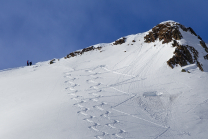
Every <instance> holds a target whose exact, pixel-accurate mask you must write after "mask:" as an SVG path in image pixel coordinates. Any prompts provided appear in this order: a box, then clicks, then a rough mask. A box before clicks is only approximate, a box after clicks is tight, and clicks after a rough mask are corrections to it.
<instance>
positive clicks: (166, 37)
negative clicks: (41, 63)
mask: <svg viewBox="0 0 208 139" xmlns="http://www.w3.org/2000/svg"><path fill="white" fill-rule="evenodd" d="M138 35H141V34H137V35H134V37H137V36H138ZM143 35H144V37H143V38H139V40H135V39H133V40H132V42H131V45H134V44H135V42H136V41H141V42H143V43H147V44H149V46H154V47H157V45H164V46H166V45H167V46H166V47H170V46H172V47H173V48H174V51H173V55H172V56H171V57H170V58H169V59H168V60H167V65H169V66H170V67H171V68H172V69H173V68H174V67H175V66H178V65H180V66H181V67H184V66H187V65H192V67H193V65H196V66H197V67H198V68H199V69H200V70H201V71H204V67H203V65H207V63H208V61H207V60H208V47H207V46H206V44H205V42H204V41H203V40H202V38H201V37H200V36H199V35H197V34H196V33H195V31H194V30H193V29H192V28H191V27H185V26H184V25H182V24H180V23H177V22H174V21H165V22H162V23H160V24H158V25H156V26H155V27H153V28H152V29H151V30H149V31H147V32H145V33H143ZM132 37H133V36H132V35H130V36H126V37H122V38H120V39H118V40H116V41H115V42H113V43H111V45H129V44H130V43H129V41H131V40H129V39H130V38H132ZM128 40H129V41H128ZM141 45H142V43H141V44H139V45H138V44H137V46H138V47H140V46H141ZM104 46H107V44H105V45H103V44H102V45H101V44H98V45H96V47H95V46H91V47H88V48H85V49H83V50H80V51H75V52H72V53H70V54H68V55H67V56H66V57H65V58H70V57H74V56H77V55H82V54H83V53H85V52H88V51H92V50H101V49H102V47H104ZM205 70H206V71H207V70H208V69H206V67H205Z"/></svg>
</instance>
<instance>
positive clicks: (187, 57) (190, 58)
mask: <svg viewBox="0 0 208 139" xmlns="http://www.w3.org/2000/svg"><path fill="white" fill-rule="evenodd" d="M172 46H173V47H176V49H175V51H174V52H173V53H174V56H173V57H172V58H170V59H169V60H168V61H167V64H168V65H169V66H170V67H171V68H174V66H175V65H177V64H179V65H180V66H181V67H183V66H186V65H188V64H193V63H197V66H198V67H199V69H200V70H201V71H203V68H202V64H201V63H200V62H199V61H198V55H199V53H198V51H197V50H196V49H195V48H194V47H192V46H188V45H186V46H185V45H179V44H178V43H177V41H173V44H172Z"/></svg>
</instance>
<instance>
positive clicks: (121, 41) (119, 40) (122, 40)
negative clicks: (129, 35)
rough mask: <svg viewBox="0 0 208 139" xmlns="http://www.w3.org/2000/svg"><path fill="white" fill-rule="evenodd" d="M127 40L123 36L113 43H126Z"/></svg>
mask: <svg viewBox="0 0 208 139" xmlns="http://www.w3.org/2000/svg"><path fill="white" fill-rule="evenodd" d="M125 42H126V38H124V37H123V38H121V39H118V40H116V41H115V42H114V43H113V45H118V44H123V43H125Z"/></svg>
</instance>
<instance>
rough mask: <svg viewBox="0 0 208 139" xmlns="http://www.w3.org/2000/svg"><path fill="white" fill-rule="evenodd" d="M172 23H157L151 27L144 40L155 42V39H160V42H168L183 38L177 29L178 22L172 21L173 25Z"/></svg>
mask: <svg viewBox="0 0 208 139" xmlns="http://www.w3.org/2000/svg"><path fill="white" fill-rule="evenodd" d="M171 24H172V23H169V22H166V23H164V24H158V25H157V26H155V27H154V28H152V31H150V32H149V33H148V34H147V35H146V36H145V37H144V39H145V42H147V43H150V42H155V40H157V39H159V41H162V40H163V41H162V43H163V44H164V43H169V42H171V41H172V40H180V39H181V38H183V36H182V35H181V33H180V31H179V26H178V23H174V25H171Z"/></svg>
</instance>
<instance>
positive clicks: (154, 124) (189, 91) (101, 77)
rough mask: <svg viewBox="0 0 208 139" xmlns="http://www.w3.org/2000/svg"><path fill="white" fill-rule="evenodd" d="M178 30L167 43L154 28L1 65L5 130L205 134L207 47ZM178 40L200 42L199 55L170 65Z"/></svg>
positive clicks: (79, 136)
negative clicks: (56, 55)
mask: <svg viewBox="0 0 208 139" xmlns="http://www.w3.org/2000/svg"><path fill="white" fill-rule="evenodd" d="M168 22H169V23H171V24H174V23H175V22H172V21H168ZM166 23H167V22H163V23H162V24H166ZM179 30H180V33H181V35H182V37H183V38H181V39H178V40H177V39H173V40H171V41H170V42H168V43H163V40H159V38H158V39H155V40H154V41H152V42H146V39H144V38H145V36H147V35H148V34H149V33H150V32H151V31H152V30H150V31H148V32H145V33H140V34H136V35H129V36H126V37H124V38H121V39H119V40H117V41H116V42H113V43H109V44H98V45H94V46H93V47H91V48H89V49H85V50H84V51H82V50H80V51H77V52H76V53H71V54H69V55H68V56H67V57H65V58H62V59H60V60H57V59H55V60H54V61H53V62H51V63H53V64H49V62H50V61H47V62H40V63H37V64H36V65H34V66H30V67H22V68H19V69H13V70H8V71H6V70H5V71H1V72H0V85H1V87H0V95H1V97H0V123H1V124H0V138H2V139H47V138H48V139H93V138H98V139H100V138H103V139H116V138H126V139H128V138H131V139H132V138H134V139H138V138H139V139H159V138H160V139H167V138H168V139H196V138H207V136H208V132H207V131H208V92H207V90H208V86H207V83H208V73H207V70H208V66H207V62H208V61H207V60H206V59H204V56H205V55H206V54H207V53H206V51H205V49H204V48H203V47H202V46H201V45H200V40H199V39H198V36H195V35H193V34H191V32H190V31H183V30H182V29H181V28H179ZM150 36H151V35H150ZM146 38H147V37H146ZM151 40H152V39H151ZM174 40H175V41H177V43H178V45H188V46H192V47H194V49H196V50H197V52H198V57H197V60H195V61H193V63H190V62H186V65H182V67H181V66H180V64H181V63H180V60H178V61H179V63H177V61H176V63H175V64H172V65H173V67H172V68H173V69H172V68H171V67H170V66H169V65H168V63H167V61H168V60H169V59H170V58H172V57H174V55H176V54H177V53H175V54H173V52H175V50H176V49H179V46H174V47H173V45H172V44H173V43H174ZM189 48H191V47H187V49H188V50H189ZM179 50H180V49H179ZM190 51H191V50H190ZM182 52H183V51H182ZM190 54H191V55H192V57H193V58H192V59H194V56H195V55H194V53H192V52H190ZM184 57H186V55H184ZM197 61H198V62H199V63H200V64H201V65H202V68H203V70H204V72H202V71H201V70H200V68H199V67H198V65H197ZM182 69H184V70H185V71H187V72H181V70H182Z"/></svg>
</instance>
